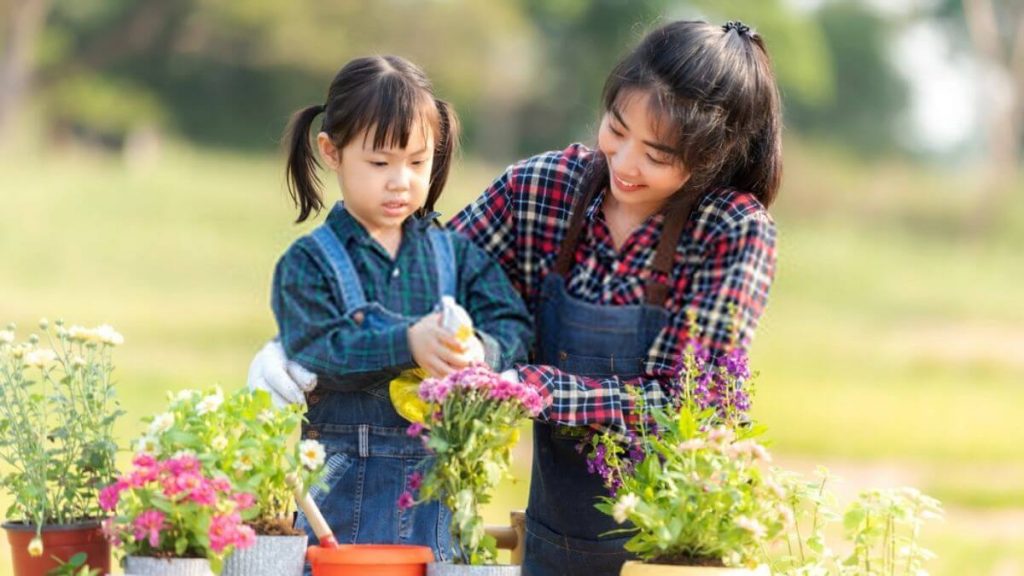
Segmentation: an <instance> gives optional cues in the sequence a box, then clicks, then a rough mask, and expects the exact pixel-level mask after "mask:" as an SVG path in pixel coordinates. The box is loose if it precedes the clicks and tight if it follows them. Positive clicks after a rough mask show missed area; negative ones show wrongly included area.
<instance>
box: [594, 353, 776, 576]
mask: <svg viewBox="0 0 1024 576" xmlns="http://www.w3.org/2000/svg"><path fill="white" fill-rule="evenodd" d="M750 376H751V375H750V373H749V370H748V369H747V363H746V357H745V355H744V354H743V352H742V351H741V350H740V351H735V352H731V353H729V354H727V355H726V356H725V357H724V358H722V359H721V361H719V362H714V363H712V362H711V361H710V360H709V355H708V354H707V352H706V351H705V350H703V349H702V348H701V346H700V345H699V344H698V343H697V342H695V341H693V342H690V343H688V344H687V347H686V352H685V353H684V355H683V358H682V364H681V366H680V368H679V382H678V384H679V386H678V390H679V394H678V396H677V397H675V398H674V399H673V400H674V401H670V402H668V403H666V405H665V406H662V407H657V408H654V407H648V409H646V410H643V406H642V404H640V401H639V398H640V397H639V395H638V396H637V397H638V404H640V406H641V409H642V413H643V416H642V417H641V418H640V421H639V423H638V425H637V427H636V431H635V432H634V433H632V434H631V435H630V436H629V437H628V438H621V437H620V436H618V435H615V434H612V433H610V432H604V433H594V434H592V435H590V437H589V438H588V439H587V440H586V441H585V442H586V444H587V445H588V448H589V450H590V452H589V455H588V458H589V459H590V462H591V469H592V471H594V472H595V473H598V474H601V476H602V477H603V479H604V482H605V485H606V487H608V489H609V495H608V496H604V497H601V498H600V502H599V503H598V504H597V507H598V509H599V510H601V511H602V512H605V513H607V514H609V515H611V516H612V517H613V518H614V519H615V521H616V522H617V523H619V524H624V527H623V529H622V530H620V531H617V532H621V533H626V534H633V537H632V538H631V539H630V540H629V541H628V542H627V543H626V549H627V550H629V551H630V552H633V553H634V554H636V556H637V557H638V558H639V560H640V561H639V562H636V561H633V562H627V563H626V564H625V566H623V568H622V574H623V575H631V576H632V575H639V574H659V575H660V574H664V575H666V576H667V575H675V574H680V575H687V576H689V575H691V574H692V575H698V574H709V575H710V574H714V575H719V574H720V575H730V576H732V575H741V574H742V575H761V574H764V575H767V574H769V571H768V566H767V565H766V564H764V555H763V551H764V550H765V549H767V548H768V547H769V546H770V545H771V544H772V543H773V542H774V541H776V540H778V539H779V538H780V537H781V536H782V534H783V532H784V530H785V529H786V527H787V526H788V523H789V520H790V518H791V514H790V511H789V508H788V505H787V501H786V499H785V498H786V491H785V490H784V488H783V486H782V484H780V479H779V478H777V477H776V475H775V470H774V469H771V468H768V467H767V466H766V464H767V463H768V462H770V460H771V457H770V455H769V454H768V452H767V450H765V448H764V446H762V445H761V444H759V443H758V442H757V441H756V437H757V436H758V435H759V434H760V433H761V430H760V429H759V428H757V427H755V426H749V425H747V424H749V422H747V421H746V417H745V411H746V409H747V407H748V405H749V391H750V384H751V382H750V380H751V378H750Z"/></svg>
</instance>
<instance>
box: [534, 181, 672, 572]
mask: <svg viewBox="0 0 1024 576" xmlns="http://www.w3.org/2000/svg"><path fill="white" fill-rule="evenodd" d="M592 198H593V194H592V193H591V194H589V195H586V196H585V197H583V198H582V201H580V202H579V203H578V204H576V205H575V208H574V210H573V213H572V216H571V219H570V224H569V230H568V232H567V233H566V237H565V239H564V240H563V241H562V246H561V249H560V251H559V255H558V260H557V261H556V264H555V268H554V269H553V270H552V271H551V272H550V273H548V275H547V276H546V277H545V278H544V280H543V284H542V286H541V301H540V305H539V306H538V308H537V330H538V335H537V346H538V348H537V358H536V360H537V363H538V364H546V365H550V366H555V367H557V368H559V369H561V370H563V371H565V372H568V373H571V374H576V375H579V376H589V377H593V378H601V377H610V376H618V377H619V378H622V379H628V378H635V377H637V376H641V375H643V373H644V365H645V363H646V361H647V354H648V350H649V349H650V347H651V344H652V343H653V342H654V339H655V338H656V337H657V335H658V333H659V332H660V331H661V330H662V328H664V327H665V325H666V323H667V322H668V319H669V314H668V311H667V310H665V308H664V307H663V304H664V302H665V298H666V296H667V295H668V285H667V284H666V282H667V281H668V275H669V273H670V271H671V269H672V263H673V257H674V256H675V251H676V246H677V244H678V242H679V237H680V234H681V232H682V228H683V224H684V223H685V222H686V220H687V218H688V216H689V204H680V205H678V206H673V207H672V208H670V209H669V210H668V212H667V214H666V219H665V223H664V228H663V231H662V234H661V238H660V240H659V242H658V247H657V251H656V253H655V258H654V265H653V270H652V274H651V279H650V280H648V282H647V287H646V290H647V292H646V302H645V303H644V304H636V305H628V306H602V305H597V304H591V303H588V302H584V301H582V300H579V299H577V298H574V297H572V296H570V295H569V294H568V292H567V291H566V287H565V286H566V283H565V279H566V278H568V277H569V273H570V271H571V270H572V263H573V262H574V256H575V253H576V245H577V242H578V239H579V235H580V231H581V229H582V227H583V221H584V213H585V212H586V209H587V207H588V206H589V205H590V204H591V201H592ZM659 276H660V278H659ZM583 430H584V429H582V428H576V427H568V426H559V425H557V424H549V423H544V422H535V423H534V426H533V472H532V477H531V480H530V499H529V504H528V507H527V510H526V516H527V518H526V532H527V533H526V552H525V561H524V566H523V569H524V573H525V574H526V576H566V575H580V576H605V575H607V576H616V575H618V573H619V569H620V568H621V566H622V564H623V562H625V561H626V560H629V559H630V558H632V555H631V554H630V553H628V552H626V551H625V550H624V549H623V545H624V544H625V543H626V541H627V540H629V538H630V537H629V536H626V537H621V536H620V535H616V536H612V537H601V534H604V533H605V532H608V531H611V530H616V529H621V528H626V527H628V526H626V525H618V524H616V523H615V521H614V520H613V519H612V518H611V517H610V516H607V515H605V514H604V513H602V512H599V511H598V510H597V509H596V508H594V504H596V503H597V497H598V496H602V495H607V494H608V491H607V490H606V489H605V488H604V486H603V485H602V483H601V478H600V476H598V475H596V474H590V473H589V472H587V465H586V459H585V458H586V457H585V455H584V454H580V453H579V452H578V451H577V449H576V446H577V444H579V442H580V438H581V431H583Z"/></svg>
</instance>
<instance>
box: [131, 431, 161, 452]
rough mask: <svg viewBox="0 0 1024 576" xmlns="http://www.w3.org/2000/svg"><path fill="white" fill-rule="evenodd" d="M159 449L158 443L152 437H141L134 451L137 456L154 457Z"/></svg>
mask: <svg viewBox="0 0 1024 576" xmlns="http://www.w3.org/2000/svg"><path fill="white" fill-rule="evenodd" d="M159 447H160V442H158V441H157V439H156V438H153V437H152V436H143V437H142V438H139V442H138V444H137V445H136V447H135V451H136V452H138V453H139V454H150V455H155V454H156V452H157V449H158V448H159Z"/></svg>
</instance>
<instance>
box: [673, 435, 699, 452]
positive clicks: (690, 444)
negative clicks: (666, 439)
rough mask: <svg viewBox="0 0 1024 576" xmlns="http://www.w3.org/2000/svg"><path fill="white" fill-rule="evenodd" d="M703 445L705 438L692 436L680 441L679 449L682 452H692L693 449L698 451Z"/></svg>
mask: <svg viewBox="0 0 1024 576" xmlns="http://www.w3.org/2000/svg"><path fill="white" fill-rule="evenodd" d="M703 447H704V440H701V439H700V438H692V439H690V440H687V441H685V442H680V443H679V451H680V452H690V451H691V450H692V451H697V450H700V449H701V448H703Z"/></svg>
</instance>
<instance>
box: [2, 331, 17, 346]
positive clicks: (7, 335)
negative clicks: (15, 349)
mask: <svg viewBox="0 0 1024 576" xmlns="http://www.w3.org/2000/svg"><path fill="white" fill-rule="evenodd" d="M11 342H14V332H12V331H10V330H0V344H10V343H11Z"/></svg>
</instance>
